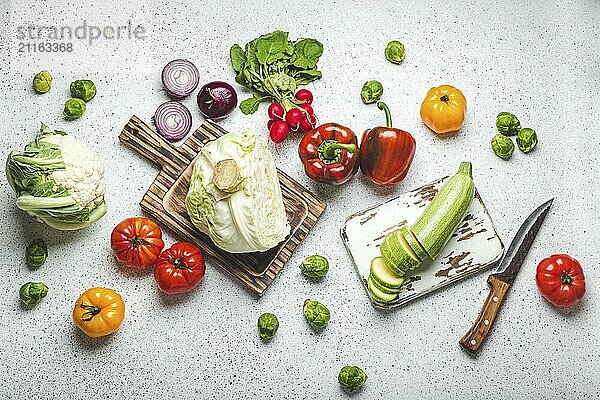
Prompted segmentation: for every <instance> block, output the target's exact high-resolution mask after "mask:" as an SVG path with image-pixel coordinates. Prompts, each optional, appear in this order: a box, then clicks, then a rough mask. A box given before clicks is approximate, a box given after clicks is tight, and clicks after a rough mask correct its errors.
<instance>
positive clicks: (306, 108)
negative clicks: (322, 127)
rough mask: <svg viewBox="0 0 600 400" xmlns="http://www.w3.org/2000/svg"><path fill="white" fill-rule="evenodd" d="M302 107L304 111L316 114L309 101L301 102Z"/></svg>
mask: <svg viewBox="0 0 600 400" xmlns="http://www.w3.org/2000/svg"><path fill="white" fill-rule="evenodd" d="M300 108H302V109H303V110H304V111H306V112H307V113H308V115H314V114H315V111H314V110H313V108H312V106H311V105H310V104H308V103H305V104H300Z"/></svg>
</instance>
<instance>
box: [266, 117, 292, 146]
mask: <svg viewBox="0 0 600 400" xmlns="http://www.w3.org/2000/svg"><path fill="white" fill-rule="evenodd" d="M289 134H290V127H289V126H288V124H287V122H285V121H281V120H279V121H274V122H273V125H271V129H269V135H270V136H271V140H272V141H274V142H275V143H281V142H283V141H284V139H285V138H286V137H287V135H289Z"/></svg>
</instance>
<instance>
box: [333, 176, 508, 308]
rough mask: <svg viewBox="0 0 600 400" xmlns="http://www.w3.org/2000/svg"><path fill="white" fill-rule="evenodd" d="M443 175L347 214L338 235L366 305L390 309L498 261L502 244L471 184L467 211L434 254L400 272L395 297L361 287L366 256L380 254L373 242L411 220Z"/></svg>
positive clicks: (367, 264)
mask: <svg viewBox="0 0 600 400" xmlns="http://www.w3.org/2000/svg"><path fill="white" fill-rule="evenodd" d="M448 178H449V177H445V178H442V179H438V180H436V181H433V182H430V183H428V184H426V185H424V186H421V187H419V188H416V189H414V190H411V191H410V192H407V193H404V194H401V195H400V196H398V197H396V198H393V199H390V200H388V201H386V202H385V203H383V204H378V205H376V206H373V207H370V208H368V209H366V210H363V211H360V212H358V213H356V214H353V215H351V216H350V217H348V219H347V220H346V222H345V223H344V226H342V229H341V231H340V233H341V235H342V240H343V241H344V244H345V245H346V248H347V250H348V252H349V253H350V256H351V258H352V261H353V262H354V265H355V267H356V271H357V272H358V276H359V277H360V280H361V282H362V283H363V286H364V288H365V291H366V293H367V295H368V296H369V299H370V300H371V304H372V305H373V306H374V307H375V308H379V309H384V310H387V309H392V308H396V307H399V306H401V305H403V304H406V303H408V302H410V301H413V300H415V299H417V298H419V297H421V296H424V295H426V294H428V293H431V292H433V291H435V290H438V289H441V288H443V287H445V286H448V285H450V284H452V283H454V282H458V281H460V280H462V279H466V278H468V277H470V276H473V275H474V274H477V273H479V272H481V271H484V270H486V269H489V268H492V267H494V266H496V265H497V264H498V262H499V261H500V260H501V259H502V255H503V254H504V245H503V244H502V240H500V237H499V236H498V233H497V232H496V228H495V227H494V223H493V221H492V218H491V217H490V214H489V213H488V210H487V208H486V207H485V204H484V203H483V200H482V199H481V196H480V195H479V192H478V191H477V189H475V198H474V199H473V201H472V202H471V205H470V207H469V210H468V211H467V215H466V216H465V218H464V219H463V221H462V223H461V224H460V225H459V226H458V229H457V230H456V232H454V234H453V235H452V237H451V238H450V240H449V241H448V244H446V246H445V247H444V249H443V250H442V252H441V254H440V255H439V257H437V258H436V259H435V260H428V261H425V262H423V263H422V264H421V265H420V266H419V267H418V268H416V269H414V270H413V271H409V272H408V273H407V274H406V278H407V279H406V282H407V283H406V284H405V285H403V286H402V288H401V290H400V293H399V294H398V297H397V298H396V300H394V301H392V302H390V303H381V302H379V301H377V299H375V298H374V297H373V296H372V295H371V292H370V291H369V289H368V287H367V277H368V276H369V272H370V270H371V260H372V259H373V258H374V257H377V256H379V255H380V251H379V246H380V245H381V242H382V241H383V239H384V237H385V235H386V234H388V233H390V232H392V231H394V230H396V229H399V228H400V227H402V226H403V225H409V226H411V225H413V224H414V223H415V221H416V220H417V219H418V218H419V217H420V216H421V214H423V210H424V209H425V207H427V205H428V204H429V203H431V201H432V200H433V197H434V196H435V195H436V193H437V192H438V190H439V189H440V188H441V187H442V186H443V184H444V182H445V181H446V180H447V179H448Z"/></svg>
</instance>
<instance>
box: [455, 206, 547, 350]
mask: <svg viewBox="0 0 600 400" xmlns="http://www.w3.org/2000/svg"><path fill="white" fill-rule="evenodd" d="M553 201H554V199H550V200H548V201H547V202H545V203H544V204H542V205H541V206H539V207H538V208H537V209H536V210H535V211H534V212H532V213H531V215H530V216H529V217H527V219H526V220H525V222H523V224H522V225H521V227H520V228H519V230H518V231H517V234H516V235H515V237H514V239H513V240H512V242H511V243H510V246H509V247H508V250H507V251H506V254H505V255H504V258H503V259H502V261H501V262H500V265H499V266H498V269H497V271H496V272H495V273H493V274H491V275H490V276H489V277H488V284H489V285H490V293H489V294H488V297H487V299H486V301H485V303H484V304H483V307H482V308H481V312H480V313H479V316H478V318H477V320H476V321H475V323H474V324H473V326H472V327H471V329H469V331H468V332H467V333H466V334H465V335H464V336H463V337H462V339H460V342H459V343H460V345H461V347H462V348H463V349H464V350H465V351H467V352H468V353H470V354H475V353H476V352H477V351H478V350H479V348H480V347H481V345H482V344H483V342H484V341H485V339H486V337H487V335H488V334H489V332H490V330H491V329H492V325H493V324H494V321H495V320H496V316H497V315H498V312H499V311H500V306H501V305H502V302H503V301H504V298H505V297H506V294H507V293H508V289H510V286H511V285H512V283H513V282H514V280H515V278H516V277H517V274H518V272H519V270H520V269H521V266H522V265H523V261H525V257H526V256H527V253H528V252H529V249H530V248H531V245H532V244H533V241H534V240H535V237H536V236H537V233H538V231H539V230H540V227H541V226H542V223H543V222H544V220H545V219H546V215H548V211H549V210H550V206H551V205H552V202H553Z"/></svg>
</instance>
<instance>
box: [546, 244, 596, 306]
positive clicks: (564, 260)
mask: <svg viewBox="0 0 600 400" xmlns="http://www.w3.org/2000/svg"><path fill="white" fill-rule="evenodd" d="M535 283H536V284H537V287H538V290H539V291H540V293H541V295H542V296H544V298H545V299H546V300H548V301H549V302H550V303H552V304H554V305H555V306H556V307H560V308H566V307H571V306H574V305H575V304H577V303H579V302H580V301H581V299H582V298H583V295H585V278H584V276H583V270H582V269H581V264H579V261H577V260H576V259H574V258H573V257H571V256H569V255H567V254H555V255H552V256H550V257H548V258H546V259H543V260H542V261H541V262H540V264H539V265H538V267H537V272H536V274H535Z"/></svg>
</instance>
